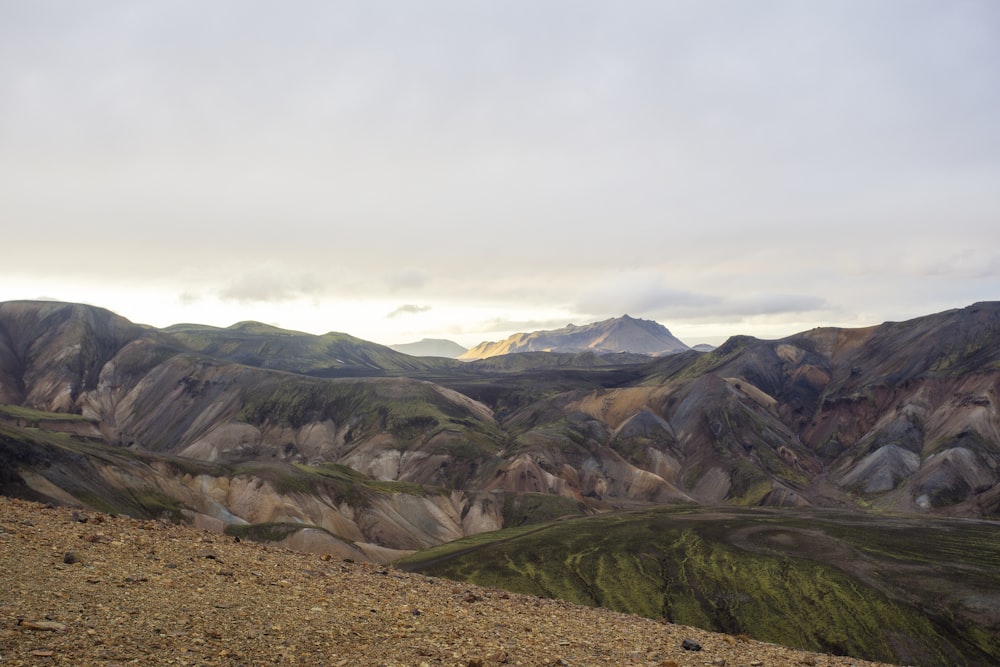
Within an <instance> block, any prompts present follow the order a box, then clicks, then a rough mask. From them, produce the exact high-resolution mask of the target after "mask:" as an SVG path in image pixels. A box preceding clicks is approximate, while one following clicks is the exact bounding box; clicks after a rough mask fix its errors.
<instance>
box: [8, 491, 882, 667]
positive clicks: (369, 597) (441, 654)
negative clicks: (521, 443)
mask: <svg viewBox="0 0 1000 667" xmlns="http://www.w3.org/2000/svg"><path fill="white" fill-rule="evenodd" d="M0 587H2V591H3V594H2V595H0V660H2V664H3V665H5V666H7V665H11V666H18V665H25V666H27V665H32V666H34V665H47V664H60V665H152V664H155V665H248V664H253V665H269V664H281V665H291V664H295V665H326V666H338V665H339V666H345V665H382V666H386V667H390V666H403V665H405V666H407V667H410V666H416V665H428V666H431V665H455V666H457V667H470V666H473V667H474V666H493V665H524V666H534V665H574V666H578V667H583V666H594V667H598V666H600V667H603V666H604V665H648V666H654V665H656V666H659V667H670V666H674V667H695V666H698V667H700V666H701V665H704V664H710V665H728V666H729V667H739V666H741V665H742V666H747V667H751V666H752V667H763V666H765V665H766V666H767V667H791V666H793V665H794V666H800V665H809V666H816V667H835V666H844V667H846V666H847V665H854V666H856V667H865V666H867V665H873V664H875V663H868V662H865V661H862V660H857V659H853V658H843V657H834V656H830V655H823V654H809V653H802V652H798V651H794V650H791V649H786V648H783V647H780V646H775V645H773V644H762V643H759V642H755V641H751V640H748V639H747V638H746V637H733V636H724V635H716V634H712V633H709V632H705V631H703V630H699V629H696V628H689V627H683V626H677V625H670V624H664V623H660V622H656V621H653V620H649V619H643V618H638V617H634V616H628V615H625V614H619V613H615V612H611V611H607V610H602V609H593V608H589V607H578V606H575V605H572V604H568V603H565V602H560V601H556V600H544V599H539V598H535V597H531V596H527V595H519V594H511V593H506V592H503V591H500V590H497V589H489V588H479V587H477V586H472V585H468V584H458V583H454V582H450V581H446V580H440V579H434V578H427V577H423V576H419V575H415V574H408V573H405V572H401V571H398V570H394V569H384V568H383V567H381V566H372V565H368V564H359V563H354V562H348V561H343V560H341V559H340V558H329V557H326V558H323V557H319V556H317V555H315V554H303V553H300V552H290V551H286V550H283V549H275V548H270V547H266V546H261V545H257V544H252V543H247V542H241V543H234V541H233V538H226V537H222V536H219V535H215V534H211V533H204V532H196V531H193V530H191V529H189V528H185V527H181V526H176V525H172V524H169V523H164V522H161V521H137V520H133V519H126V518H120V517H113V516H109V515H103V514H97V513H94V512H86V513H84V512H74V511H72V510H70V509H68V508H67V509H45V508H43V507H42V506H39V505H36V504H32V503H26V502H24V501H19V500H11V499H7V498H0ZM685 640H690V641H694V642H697V643H698V645H699V646H700V647H701V650H700V651H690V650H685V649H683V648H682V643H683V642H684V641H685Z"/></svg>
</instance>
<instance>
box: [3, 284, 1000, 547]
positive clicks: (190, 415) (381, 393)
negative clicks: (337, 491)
mask: <svg viewBox="0 0 1000 667" xmlns="http://www.w3.org/2000/svg"><path fill="white" fill-rule="evenodd" d="M337 341H340V342H341V343H345V344H347V345H348V348H345V349H344V350H343V352H344V356H347V354H346V353H347V352H351V353H352V354H364V355H366V356H365V358H366V359H367V361H365V362H364V363H365V364H369V366H368V367H367V368H368V370H367V371H365V372H367V373H370V374H377V375H378V374H381V375H383V376H382V377H340V378H323V377H316V376H315V375H314V373H316V372H318V371H320V370H322V369H329V368H330V366H329V359H330V358H331V353H330V348H329V346H330V345H333V344H335V343H336V344H339V343H337ZM352 350H353V352H352ZM379 350H381V351H382V352H385V353H388V356H386V357H381V356H378V355H376V354H375V352H377V351H379ZM251 351H252V357H253V358H248V357H247V356H246V355H247V354H250V352H251ZM338 354H339V352H338ZM380 354H381V353H380ZM354 359H355V360H354V361H352V362H351V364H352V368H354V369H358V368H360V366H359V364H360V363H361V360H360V357H357V356H356V357H355V358H354ZM399 359H403V360H404V361H405V362H406V363H416V364H418V365H419V364H425V365H424V366H422V367H420V368H415V369H414V370H412V371H410V372H408V373H407V374H409V375H412V376H413V377H410V378H408V377H402V376H399V375H398V374H399V373H402V372H403V369H402V367H401V366H399V363H401V362H399ZM642 359H645V361H644V362H643V363H634V362H636V361H637V360H639V361H641V360H642ZM342 361H345V362H346V360H342ZM243 362H247V363H243ZM376 362H378V363H376ZM379 363H385V367H382V366H379ZM296 364H300V365H299V366H296ZM294 368H298V370H299V372H292V370H293V369H294ZM389 374H393V375H396V377H384V375H389ZM417 378H422V379H417ZM998 386H1000V304H996V303H983V304H975V305H973V306H970V307H968V308H963V309H958V310H954V311H948V312H945V313H939V314H935V315H930V316H926V317H922V318H917V319H915V320H912V321H909V322H900V323H886V324H884V325H880V326H876V327H869V328H866V329H815V330H812V331H807V332H803V333H801V334H797V335H795V336H790V337H788V338H786V339H782V340H777V341H763V340H756V339H753V338H749V337H734V338H732V339H731V340H729V341H728V342H727V343H726V344H724V345H722V346H720V347H719V348H718V349H716V350H713V351H712V352H707V353H699V352H694V351H687V352H682V353H678V354H673V355H669V356H666V357H662V358H659V359H655V358H648V357H638V358H637V357H635V356H634V355H625V354H616V355H603V354H601V355H599V354H595V353H594V352H584V353H554V352H532V353H519V354H509V355H504V356H500V357H491V358H489V359H485V360H480V361H474V362H471V363H459V362H454V361H450V360H445V359H423V360H422V359H418V358H415V357H408V356H406V355H402V354H399V353H396V352H393V351H391V350H388V348H381V347H379V346H374V344H370V345H369V344H365V343H364V341H358V340H357V339H351V338H350V337H346V336H342V335H340V334H337V335H332V334H331V335H328V336H326V337H322V336H310V335H307V334H297V333H295V332H287V331H283V330H278V329H274V328H273V327H267V326H265V325H259V324H253V323H243V324H240V325H236V326H234V327H230V328H228V329H213V328H211V327H201V326H199V325H183V326H179V327H171V328H170V329H168V330H163V331H158V330H155V329H151V328H149V327H143V326H140V325H135V324H132V323H130V322H128V321H127V320H124V319H123V318H120V317H118V316H116V315H113V314H112V313H109V312H108V311H105V310H102V309H98V308H93V307H88V306H80V305H74V304H58V303H50V302H9V303H4V304H0V401H2V403H0V405H7V406H8V408H6V409H5V410H6V411H5V412H2V411H0V421H3V422H5V423H6V424H7V431H6V432H5V437H4V438H3V439H2V440H0V459H2V460H3V462H4V463H5V465H6V466H7V468H8V470H9V472H8V473H6V475H7V476H8V477H10V479H9V480H8V481H6V482H4V484H6V486H7V487H9V488H19V489H29V490H31V492H32V493H34V494H36V495H35V496H32V497H48V498H50V499H55V498H56V497H58V498H61V499H63V500H65V499H66V498H75V499H76V502H80V503H82V504H84V505H87V506H91V507H95V508H98V507H101V508H103V506H102V505H100V502H102V501H103V502H108V500H107V498H102V497H101V496H102V492H101V491H100V488H99V487H98V486H96V481H95V483H94V484H91V486H90V487H88V488H82V487H80V488H77V487H74V489H75V490H73V489H70V488H69V487H68V485H72V484H75V483H76V482H77V481H79V480H76V479H74V478H73V477H72V476H70V475H59V474H57V473H58V471H59V470H61V469H63V468H65V467H68V466H70V465H71V464H70V463H69V461H70V460H71V459H74V457H76V460H80V459H79V457H81V456H82V457H84V460H87V461H94V465H95V470H102V471H104V472H102V473H101V474H100V476H99V478H100V479H107V480H112V482H109V486H110V487H112V488H114V489H115V493H117V494H119V496H122V497H127V496H128V487H129V485H131V484H139V485H140V486H141V488H142V489H148V488H153V489H155V490H156V492H157V493H160V494H163V495H164V496H165V497H167V498H169V500H170V502H169V503H167V504H168V505H170V506H172V507H180V508H185V509H187V510H189V511H190V512H193V513H194V514H195V515H202V514H204V515H207V516H209V517H211V518H214V519H216V520H219V521H223V522H224V523H231V522H233V521H235V520H236V519H240V520H243V521H268V522H272V521H302V522H304V523H305V524H308V525H312V524H314V523H316V522H317V521H320V520H321V517H322V516H324V513H325V512H327V511H328V510H329V509H331V508H332V507H337V508H338V510H337V511H338V513H341V514H344V513H347V511H348V510H347V509H346V508H342V507H340V505H339V504H337V503H340V502H342V501H337V503H333V504H331V502H329V501H328V500H326V499H319V500H318V502H317V499H316V498H314V497H313V495H311V494H312V493H313V488H314V487H313V486H310V485H306V486H305V491H307V492H306V493H303V492H302V491H299V492H297V495H294V496H293V495H290V494H289V493H284V492H278V493H275V494H273V497H274V499H275V500H274V501H273V502H270V503H268V504H267V506H268V507H273V508H276V511H275V512H274V513H273V514H267V515H266V518H265V517H264V516H262V515H260V514H259V513H250V512H248V511H247V509H246V506H245V505H244V504H242V501H241V498H242V497H243V496H242V495H241V494H230V493H229V492H225V493H223V492H222V491H221V490H220V489H223V488H226V489H228V488H232V486H233V483H234V481H235V482H237V486H239V484H242V481H241V480H243V479H244V478H245V476H243V471H245V469H246V466H247V465H249V464H257V465H258V466H266V468H265V470H267V474H268V475H270V476H271V477H272V478H275V479H286V478H297V477H298V476H299V475H301V474H303V468H302V466H305V469H307V470H308V471H309V473H308V474H310V475H312V474H318V473H317V472H316V471H318V470H321V469H322V467H323V466H329V465H335V466H342V467H343V468H345V469H350V470H353V471H354V472H356V473H358V474H359V475H360V476H361V477H360V478H359V479H358V480H355V481H356V483H358V484H367V485H369V486H370V484H371V483H374V482H380V483H381V482H386V483H389V482H393V483H395V482H399V483H407V484H415V485H417V488H419V489H420V492H419V494H422V496H421V497H424V496H426V497H431V498H445V497H446V498H447V499H448V500H447V502H446V503H444V505H440V506H438V507H437V509H435V510H434V511H433V512H432V513H431V514H430V515H425V514H424V512H425V511H427V510H429V509H430V508H428V507H427V504H426V502H425V501H422V500H421V501H418V500H416V495H414V494H405V495H407V496H410V497H411V498H410V499H409V500H407V501H406V503H404V504H403V505H401V506H400V507H399V508H398V509H397V510H396V511H395V512H388V511H386V512H380V513H376V514H375V515H373V516H371V517H368V518H367V519H366V520H365V521H366V523H365V525H366V526H367V528H365V529H364V531H363V532H364V535H365V537H364V539H361V540H360V541H362V542H371V543H372V544H373V545H378V546H381V547H385V548H391V549H399V548H420V547H423V546H429V544H428V543H427V542H426V539H430V538H421V541H420V542H419V543H417V544H416V545H415V546H411V547H404V546H402V545H403V544H406V543H407V542H406V540H402V539H401V538H400V535H402V534H404V533H407V532H411V533H413V534H421V535H424V536H431V535H453V536H461V535H462V534H471V533H474V532H479V531H482V530H491V529H495V528H500V527H502V526H503V525H506V524H505V522H506V521H507V520H508V518H509V516H510V514H509V512H508V511H507V510H509V508H510V507H512V506H513V505H512V504H517V503H518V498H519V496H521V495H523V494H542V495H548V496H551V497H552V502H551V503H549V505H552V506H558V507H562V508H577V509H575V510H574V511H582V512H592V511H604V510H607V509H615V508H624V507H632V506H636V505H643V504H661V503H672V502H685V503H698V504H717V503H730V504H740V505H750V506H802V507H808V506H814V507H842V508H852V509H862V508H864V507H876V508H881V509H887V510H892V511H904V512H915V513H930V514H951V515H958V516H980V517H995V516H997V514H998V512H1000V473H998V472H997V470H998V464H1000V408H998V404H997V400H996V396H997V395H998ZM18 410H21V411H24V410H27V411H33V412H31V415H32V416H29V417H24V416H19V415H20V414H21V413H19V412H18ZM3 414H7V415H8V416H7V417H3ZM53 438H55V440H56V442H57V444H59V445H61V446H50V447H48V449H45V452H46V454H45V456H42V457H37V456H36V457H34V458H31V457H28V458H26V457H25V456H22V454H21V453H23V452H24V451H29V452H30V451H35V450H38V448H39V445H38V444H37V443H38V442H51V441H52V439H53ZM67 438H70V439H71V440H67ZM81 438H83V439H86V442H87V443H89V444H88V447H89V449H87V451H81V449H80V448H81V446H82V445H81V440H80V439H81ZM67 443H68V444H67ZM84 444H86V443H84ZM70 445H72V446H70ZM99 446H100V447H106V448H111V449H109V450H107V451H111V452H113V451H115V448H119V450H122V449H124V450H125V451H128V452H131V453H132V455H133V456H138V455H144V454H151V455H153V454H155V455H157V456H165V457H175V458H176V457H181V458H183V459H184V460H192V459H193V460H197V461H200V462H202V463H204V464H211V465H213V466H216V468H214V469H213V472H212V474H211V475H209V477H211V478H212V480H213V481H212V482H211V483H207V482H206V483H201V482H197V483H196V482H194V481H192V480H191V479H188V478H186V477H183V476H182V477H180V478H177V472H175V470H177V469H178V468H177V466H174V467H170V466H163V465H158V464H157V465H152V464H150V465H148V466H147V467H146V468H144V469H143V470H144V471H143V473H142V475H140V476H139V477H140V478H141V481H138V480H137V477H136V475H135V474H133V471H132V470H129V471H128V474H124V473H122V472H114V470H115V467H116V466H119V465H120V464H121V461H120V460H119V459H115V458H114V457H111V458H112V459H113V462H112V463H108V460H109V459H108V456H107V455H105V454H101V453H100V452H101V451H104V450H100V449H99ZM19 452H21V453H19ZM26 461H35V462H34V463H28V462H26ZM220 466H221V467H220ZM154 478H155V479H154ZM96 479H98V478H97V477H95V480H96ZM2 481H3V480H0V482H2ZM352 483H353V482H352ZM269 486H270V488H272V489H274V488H275V487H276V483H270V485H269ZM277 487H281V488H280V489H277V491H281V489H285V488H293V487H288V486H287V485H285V486H282V485H281V484H277ZM240 488H242V487H240ZM24 493H27V491H24ZM80 493H83V494H85V495H79V494H80ZM419 494H417V495H419ZM104 495H107V496H111V495H113V494H104ZM279 498H280V502H279V500H278V499H279ZM115 502H117V501H115ZM164 502H166V501H164ZM112 505H114V506H115V507H116V508H118V507H120V506H119V505H115V503H112ZM529 505H532V503H529ZM307 506H309V507H312V508H313V509H306V508H307ZM282 508H284V509H282ZM292 508H294V509H292ZM505 508H506V509H505ZM116 511H127V508H124V507H122V508H120V509H117V510H116ZM351 511H355V512H356V511H357V508H356V507H354V506H353V505H352V506H351ZM548 511H549V509H541V508H540V509H539V517H544V516H547V515H548V514H547V513H548ZM234 517H235V518H234ZM529 518H530V517H529ZM431 525H433V526H435V527H434V528H430V526H431ZM407 526H409V527H407ZM418 527H419V529H418ZM352 531H353V529H352ZM456 531H457V532H456ZM340 537H345V538H349V539H350V540H355V541H357V540H358V539H359V537H358V535H357V534H355V533H353V532H351V533H350V535H340Z"/></svg>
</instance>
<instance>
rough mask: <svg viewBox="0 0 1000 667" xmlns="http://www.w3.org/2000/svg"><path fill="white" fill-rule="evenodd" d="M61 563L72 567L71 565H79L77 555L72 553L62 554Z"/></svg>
mask: <svg viewBox="0 0 1000 667" xmlns="http://www.w3.org/2000/svg"><path fill="white" fill-rule="evenodd" d="M63 562H64V563H66V564H67V565H72V564H73V563H79V562H80V559H79V558H77V555H76V554H75V553H73V552H72V551H67V552H66V553H64V554H63Z"/></svg>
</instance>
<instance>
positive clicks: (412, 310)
mask: <svg viewBox="0 0 1000 667" xmlns="http://www.w3.org/2000/svg"><path fill="white" fill-rule="evenodd" d="M430 309H431V307H430V306H417V305H414V304H412V303H405V304H403V305H402V306H400V307H399V308H397V309H396V310H394V311H392V312H391V313H389V314H388V315H386V317H388V318H393V317H399V316H400V315H416V314H417V313H426V312H427V311H428V310H430Z"/></svg>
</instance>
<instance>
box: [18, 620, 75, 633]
mask: <svg viewBox="0 0 1000 667" xmlns="http://www.w3.org/2000/svg"><path fill="white" fill-rule="evenodd" d="M19 625H20V626H21V627H22V628H24V629H25V630H38V631H40V632H66V631H67V630H69V626H68V625H66V624H65V623H60V622H59V621H21V622H20V624H19Z"/></svg>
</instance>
